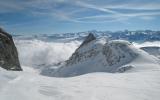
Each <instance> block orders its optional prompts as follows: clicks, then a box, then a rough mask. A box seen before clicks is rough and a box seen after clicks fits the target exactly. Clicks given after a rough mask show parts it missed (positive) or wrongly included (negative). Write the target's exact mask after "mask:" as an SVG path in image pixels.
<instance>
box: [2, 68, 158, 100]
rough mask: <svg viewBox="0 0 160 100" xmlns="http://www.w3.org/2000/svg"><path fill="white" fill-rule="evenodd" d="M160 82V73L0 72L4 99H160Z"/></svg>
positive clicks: (155, 71) (151, 71)
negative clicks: (68, 74)
mask: <svg viewBox="0 0 160 100" xmlns="http://www.w3.org/2000/svg"><path fill="white" fill-rule="evenodd" d="M23 68H24V67H23ZM159 83H160V71H159V70H148V71H146V70H145V71H142V72H133V73H116V74H113V73H92V74H91V73H90V74H86V75H82V76H77V77H70V78H54V77H45V76H41V75H38V74H36V73H32V72H30V71H29V70H25V68H24V71H23V72H7V71H4V70H2V69H0V100H159V98H160V95H159V93H160V84H159Z"/></svg>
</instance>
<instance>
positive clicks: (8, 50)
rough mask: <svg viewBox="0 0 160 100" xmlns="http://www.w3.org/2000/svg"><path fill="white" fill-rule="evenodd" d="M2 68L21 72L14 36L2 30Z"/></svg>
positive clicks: (0, 37)
mask: <svg viewBox="0 0 160 100" xmlns="http://www.w3.org/2000/svg"><path fill="white" fill-rule="evenodd" d="M0 66H1V67H2V68H4V69H7V70H14V71H21V70H22V68H21V66H20V62H19V59H18V52H17V48H16V46H15V44H14V42H13V39H12V36H11V35H10V34H8V33H7V32H5V31H4V30H3V29H1V28H0Z"/></svg>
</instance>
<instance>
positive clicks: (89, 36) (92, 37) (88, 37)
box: [80, 33, 96, 47]
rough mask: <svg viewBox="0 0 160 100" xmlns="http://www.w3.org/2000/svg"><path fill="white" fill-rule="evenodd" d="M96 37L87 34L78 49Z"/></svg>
mask: <svg viewBox="0 0 160 100" xmlns="http://www.w3.org/2000/svg"><path fill="white" fill-rule="evenodd" d="M95 39H96V37H95V36H94V35H93V34H92V33H89V35H88V36H87V37H86V39H85V40H84V41H83V43H82V44H81V45H80V47H82V46H83V45H85V44H87V43H89V42H91V41H93V40H95Z"/></svg>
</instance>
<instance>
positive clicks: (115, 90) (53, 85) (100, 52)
mask: <svg viewBox="0 0 160 100" xmlns="http://www.w3.org/2000/svg"><path fill="white" fill-rule="evenodd" d="M93 33H94V32H93ZM95 33H96V32H95ZM87 34H88V33H87ZM87 34H86V33H83V36H82V37H80V38H78V37H77V36H75V37H72V36H68V38H65V37H64V36H63V35H61V38H57V37H59V36H58V35H57V36H53V35H43V36H42V35H37V36H27V37H26V36H24V35H22V36H16V37H14V41H15V45H16V47H17V49H18V52H19V59H20V63H21V66H22V68H23V71H21V72H17V71H14V72H13V71H6V70H4V69H2V68H0V100H22V99H23V100H159V98H160V95H159V93H160V84H159V83H160V80H159V79H160V69H159V68H160V65H159V60H158V59H157V58H156V57H154V56H153V55H149V54H148V53H149V52H148V53H147V52H145V51H143V50H141V49H139V48H140V47H142V45H144V44H145V47H148V46H147V45H148V43H149V45H154V46H159V43H160V42H159V41H154V42H147V43H146V42H144V43H139V42H136V43H135V42H132V43H130V42H127V41H124V40H123V41H122V40H112V39H111V38H110V36H109V35H108V36H107V37H106V35H104V37H105V38H103V36H96V35H95V34H94V35H92V34H91V35H89V36H88V38H86V40H85V41H84V42H83V43H82V44H81V41H82V40H84V38H85V36H86V35H87ZM99 34H101V33H99ZM66 35H67V34H66ZM80 35H82V33H80ZM102 35H103V34H102ZM95 37H96V38H95ZM97 37H98V38H97ZM117 37H118V36H117ZM119 39H120V38H119ZM80 44H81V45H80ZM143 47H144V46H143ZM74 51H75V52H74ZM151 51H152V50H151ZM154 53H155V52H154ZM150 54H151V53H150ZM69 57H70V58H69ZM66 60H67V61H66ZM64 61H66V62H65V63H60V62H64ZM39 65H40V66H41V68H42V69H41V68H39ZM111 66H112V67H113V68H112V67H111ZM55 67H56V68H55ZM59 67H61V68H59ZM55 69H58V70H55ZM41 70H42V72H41ZM40 72H41V73H40ZM43 72H44V73H43ZM62 72H64V73H62ZM115 72H116V73H115ZM119 72H124V73H119ZM82 74H83V75H82ZM45 75H48V76H52V77H48V76H45ZM77 75H80V76H77ZM53 76H61V78H58V77H53ZM67 76H74V77H67ZM64 77H65V78H64ZM66 77H67V78H66ZM26 91H27V92H26Z"/></svg>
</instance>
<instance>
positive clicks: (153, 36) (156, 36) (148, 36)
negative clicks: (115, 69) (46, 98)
mask: <svg viewBox="0 0 160 100" xmlns="http://www.w3.org/2000/svg"><path fill="white" fill-rule="evenodd" d="M89 33H92V34H94V36H95V37H97V38H99V37H108V38H109V39H110V40H115V39H123V40H128V41H140V42H145V41H159V40H160V31H151V30H144V31H141V30H140V31H128V30H125V31H116V32H111V31H96V30H91V31H86V32H75V33H61V34H41V35H32V36H23V35H13V36H14V38H16V39H17V38H18V39H39V40H45V41H56V40H63V41H64V40H65V41H67V40H68V41H69V40H70V41H71V40H81V41H82V40H84V39H85V37H86V36H87V35H88V34H89Z"/></svg>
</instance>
